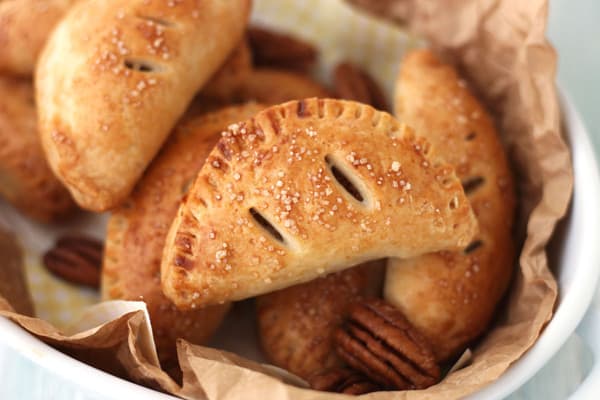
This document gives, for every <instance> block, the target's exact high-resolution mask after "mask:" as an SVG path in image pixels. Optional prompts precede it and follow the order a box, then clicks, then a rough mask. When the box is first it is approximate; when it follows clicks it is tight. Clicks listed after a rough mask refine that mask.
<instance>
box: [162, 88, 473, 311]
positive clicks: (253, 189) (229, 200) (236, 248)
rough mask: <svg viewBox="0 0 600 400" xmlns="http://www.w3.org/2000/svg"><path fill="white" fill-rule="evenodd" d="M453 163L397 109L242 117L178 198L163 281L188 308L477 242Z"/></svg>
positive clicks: (332, 107) (329, 107)
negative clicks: (401, 119) (385, 259)
mask: <svg viewBox="0 0 600 400" xmlns="http://www.w3.org/2000/svg"><path fill="white" fill-rule="evenodd" d="M476 232H477V223H476V221H475V217H474V215H473V212H472V210H471V208H470V206H469V203H468V201H467V199H466V197H465V194H464V192H463V189H462V185H461V183H460V181H459V180H458V178H457V177H456V175H455V173H454V169H453V168H452V167H451V166H450V165H448V164H444V163H442V162H440V161H439V159H438V158H437V157H436V156H435V155H434V154H433V150H432V148H431V146H430V145H429V144H428V143H427V142H426V141H425V140H423V139H421V138H419V137H417V136H415V134H414V133H413V131H412V129H410V128H409V127H408V126H406V125H404V124H403V123H400V122H398V121H397V120H395V119H394V118H393V117H392V116H390V115H389V114H387V113H384V112H379V111H376V110H375V109H373V108H372V107H370V106H366V105H364V104H359V103H355V102H351V101H342V100H331V99H308V100H301V101H291V102H288V103H285V104H282V105H278V106H273V107H271V108H268V109H266V110H264V111H262V112H260V113H258V114H257V115H256V116H255V117H254V118H252V119H249V120H247V121H245V122H241V123H238V124H233V125H231V126H230V127H229V129H228V130H227V131H225V132H224V133H223V138H222V139H221V140H220V141H219V143H218V144H217V145H216V147H215V148H214V149H213V151H212V152H211V154H210V155H209V157H208V158H207V161H206V164H205V165H204V167H202V169H201V170H200V172H199V174H198V176H197V177H196V180H195V182H194V184H193V185H192V188H191V189H190V192H189V194H188V196H187V198H186V199H185V200H184V202H183V203H182V205H181V206H180V208H179V211H178V213H177V216H176V217H175V220H174V221H173V224H172V226H171V228H170V231H169V234H168V236H167V239H166V242H165V249H164V253H163V259H162V266H161V271H162V285H163V291H164V293H165V295H166V296H167V297H169V298H170V299H171V300H173V302H174V303H175V304H176V305H177V306H178V307H180V308H183V309H185V308H193V307H199V306H204V305H208V304H218V303H222V302H226V301H231V300H239V299H244V298H247V297H251V296H255V295H258V294H262V293H266V292H270V291H273V290H276V289H281V288H284V287H288V286H291V285H295V284H298V283H302V282H306V281H309V280H311V279H314V278H317V277H319V276H323V275H325V274H327V273H330V272H335V271H339V270H342V269H345V268H348V267H350V266H353V265H356V264H359V263H361V262H364V261H368V260H372V259H378V258H383V257H388V256H393V257H401V258H408V257H415V256H417V255H421V254H423V253H428V252H433V251H438V250H442V249H459V248H463V247H464V246H466V245H467V244H468V243H470V241H471V239H472V237H473V236H474V235H475V233H476Z"/></svg>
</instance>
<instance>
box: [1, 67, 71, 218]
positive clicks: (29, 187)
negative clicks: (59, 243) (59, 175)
mask: <svg viewBox="0 0 600 400" xmlns="http://www.w3.org/2000/svg"><path fill="white" fill-rule="evenodd" d="M0 195H1V196H2V197H4V198H5V199H6V200H8V201H9V202H10V203H11V204H13V205H14V206H15V207H16V208H17V209H19V210H20V211H21V212H23V213H24V214H26V215H27V216H29V217H31V218H34V219H36V220H38V221H41V222H50V221H52V220H55V219H56V218H58V217H60V216H63V215H65V214H66V213H68V212H69V211H72V210H73V209H74V208H75V203H74V202H73V200H72V199H71V195H70V194H69V192H68V191H67V189H65V187H64V186H63V185H62V184H61V183H60V181H59V180H58V179H56V177H55V176H54V174H53V173H52V170H50V167H49V166H48V163H47V162H46V158H45V157H44V152H43V151H42V146H41V145H40V140H39V137H38V129H37V115H36V111H35V101H34V98H33V86H32V84H31V81H30V80H24V79H13V78H4V77H0Z"/></svg>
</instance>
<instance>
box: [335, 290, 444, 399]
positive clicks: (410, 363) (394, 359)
mask: <svg viewBox="0 0 600 400" xmlns="http://www.w3.org/2000/svg"><path fill="white" fill-rule="evenodd" d="M335 345H336V350H337V352H338V354H339V356H340V358H342V359H343V360H344V361H345V362H346V363H347V364H348V365H349V366H350V367H352V368H354V369H356V370H357V371H360V372H362V373H364V374H365V375H366V376H367V377H369V378H370V379H371V380H373V381H374V382H377V383H379V384H380V385H382V386H383V387H384V388H385V389H395V390H407V389H424V388H427V387H429V386H431V385H433V384H435V383H437V382H438V381H439V379H440V368H439V366H438V365H437V364H436V361H435V357H434V355H433V352H432V350H431V347H430V345H429V343H427V340H426V339H425V338H424V337H423V336H422V335H421V334H420V333H419V332H418V331H417V330H416V328H415V327H413V326H412V325H411V324H410V323H409V322H408V321H407V319H406V318H405V317H404V315H402V313H401V312H400V311H399V310H398V309H396V308H395V307H394V306H392V305H390V304H389V303H386V302H385V301H383V300H381V299H370V300H367V301H364V302H362V303H358V304H355V305H354V306H353V307H352V308H351V310H350V313H349V316H348V319H347V321H346V324H345V325H344V326H343V327H340V328H338V330H336V332H335Z"/></svg>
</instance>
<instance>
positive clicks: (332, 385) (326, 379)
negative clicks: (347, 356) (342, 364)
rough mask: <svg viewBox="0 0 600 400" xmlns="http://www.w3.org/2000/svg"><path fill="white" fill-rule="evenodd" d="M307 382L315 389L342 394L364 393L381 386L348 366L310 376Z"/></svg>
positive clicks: (374, 390)
mask: <svg viewBox="0 0 600 400" xmlns="http://www.w3.org/2000/svg"><path fill="white" fill-rule="evenodd" d="M308 383H309V384H310V387H311V388H313V389H315V390H322V391H325V392H334V393H344V394H354V395H359V394H365V393H371V392H376V391H378V390H381V386H380V385H378V384H376V383H375V382H373V381H372V380H370V379H369V378H367V377H366V376H364V375H363V374H361V373H360V372H358V371H355V370H353V369H350V368H335V369H330V370H328V371H325V372H323V373H320V374H317V375H314V376H312V377H311V378H310V379H309V380H308Z"/></svg>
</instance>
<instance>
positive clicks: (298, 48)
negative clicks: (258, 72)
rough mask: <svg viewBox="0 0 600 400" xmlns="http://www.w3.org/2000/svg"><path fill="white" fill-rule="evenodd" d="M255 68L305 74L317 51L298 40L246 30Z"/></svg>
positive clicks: (277, 34)
mask: <svg viewBox="0 0 600 400" xmlns="http://www.w3.org/2000/svg"><path fill="white" fill-rule="evenodd" d="M248 41H249V43H250V48H251V49H252V59H253V62H254V65H255V66H259V67H271V68H276V67H279V68H284V69H292V70H295V71H300V72H306V71H307V70H308V69H310V68H311V67H312V66H313V65H314V63H315V61H316V59H317V55H318V52H317V49H316V48H315V47H314V46H313V45H311V44H309V43H306V42H304V41H302V40H300V39H297V38H295V37H293V36H289V35H286V34H282V33H278V32H274V31H270V30H267V29H264V28H257V27H252V28H249V29H248Z"/></svg>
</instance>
